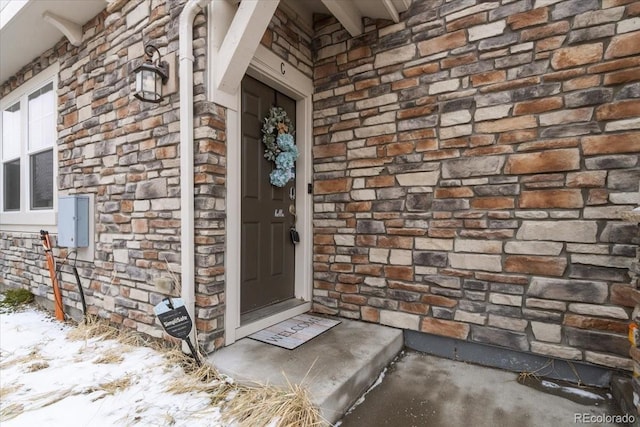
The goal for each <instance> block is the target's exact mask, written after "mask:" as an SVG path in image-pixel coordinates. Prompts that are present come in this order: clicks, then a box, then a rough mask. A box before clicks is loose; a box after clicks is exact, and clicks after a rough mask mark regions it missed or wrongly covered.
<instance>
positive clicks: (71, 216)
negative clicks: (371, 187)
mask: <svg viewBox="0 0 640 427" xmlns="http://www.w3.org/2000/svg"><path fill="white" fill-rule="evenodd" d="M58 246H61V247H66V248H86V247H87V246H89V196H77V195H76V196H60V197H59V198H58Z"/></svg>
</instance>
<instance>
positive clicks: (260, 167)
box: [240, 75, 296, 323]
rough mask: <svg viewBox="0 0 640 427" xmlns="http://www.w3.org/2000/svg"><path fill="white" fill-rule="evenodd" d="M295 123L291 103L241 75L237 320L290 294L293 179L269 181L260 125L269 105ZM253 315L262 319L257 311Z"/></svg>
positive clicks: (292, 291)
mask: <svg viewBox="0 0 640 427" xmlns="http://www.w3.org/2000/svg"><path fill="white" fill-rule="evenodd" d="M274 106H275V107H282V108H283V109H284V110H285V111H286V112H287V115H288V116H289V118H290V119H291V121H292V122H293V123H296V101H295V100H293V99H291V98H290V97H288V96H286V95H284V94H282V93H280V92H278V91H277V90H275V89H273V88H271V87H269V86H267V85H266V84H264V83H262V82H260V81H258V80H256V79H255V78H253V77H251V76H248V75H246V76H245V77H244V78H243V80H242V86H241V135H240V140H241V142H242V143H241V159H242V160H241V164H242V171H241V186H240V188H241V194H240V202H241V221H240V225H241V229H240V233H241V248H240V250H241V257H240V267H241V271H240V315H241V323H245V322H246V321H247V320H248V319H252V320H255V317H256V312H262V313H263V314H264V315H268V313H269V312H270V311H271V310H269V307H272V306H276V305H278V304H280V303H285V302H286V301H288V300H291V299H293V298H294V297H295V243H294V242H292V240H291V233H290V230H291V228H292V227H294V226H295V206H296V202H295V187H296V183H295V178H294V179H293V180H291V181H290V182H289V183H287V184H286V185H285V186H284V187H276V186H274V185H271V183H270V181H269V174H270V173H271V171H272V170H273V168H274V165H273V162H271V161H269V160H267V159H265V158H264V144H263V143H262V124H263V121H264V118H265V117H267V116H268V115H269V109H270V108H271V107H274ZM257 317H263V316H262V315H258V316H257Z"/></svg>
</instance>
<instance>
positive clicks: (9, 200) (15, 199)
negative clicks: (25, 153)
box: [3, 159, 20, 211]
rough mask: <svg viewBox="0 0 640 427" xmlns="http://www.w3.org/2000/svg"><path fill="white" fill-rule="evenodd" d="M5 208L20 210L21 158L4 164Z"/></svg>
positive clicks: (7, 209) (6, 209)
mask: <svg viewBox="0 0 640 427" xmlns="http://www.w3.org/2000/svg"><path fill="white" fill-rule="evenodd" d="M3 169H4V177H3V178H4V210H5V211H19V210H20V159H18V160H14V161H13V162H7V163H5V164H4V168H3Z"/></svg>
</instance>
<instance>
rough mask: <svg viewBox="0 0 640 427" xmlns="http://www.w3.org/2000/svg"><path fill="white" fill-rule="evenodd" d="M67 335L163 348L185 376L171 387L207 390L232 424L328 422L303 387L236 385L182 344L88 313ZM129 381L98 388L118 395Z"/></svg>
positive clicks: (110, 358) (109, 358)
mask: <svg viewBox="0 0 640 427" xmlns="http://www.w3.org/2000/svg"><path fill="white" fill-rule="evenodd" d="M68 337H69V339H72V340H88V339H91V338H98V339H101V340H107V339H113V340H117V341H119V342H121V343H123V344H126V345H132V346H139V345H145V346H150V347H152V348H154V349H155V350H158V351H160V352H162V353H163V355H164V357H165V358H166V360H167V363H168V364H174V365H179V366H181V367H182V368H183V369H184V371H185V373H186V374H187V375H185V376H184V377H182V378H180V379H178V380H177V381H175V382H173V383H172V384H171V385H169V386H168V388H167V391H168V392H171V393H175V394H180V393H188V392H193V391H198V392H205V393H207V394H208V395H209V396H210V398H211V403H212V405H213V406H218V405H219V406H221V410H222V416H223V419H224V420H225V421H226V422H228V423H236V424H237V425H239V426H247V427H258V426H266V425H269V424H272V425H275V426H277V427H312V426H319V425H323V424H325V423H324V421H323V420H322V418H321V416H320V412H319V410H318V409H317V408H316V407H315V406H314V405H313V404H312V403H311V400H310V398H309V395H308V392H307V391H306V389H305V388H304V387H302V386H299V385H292V384H288V386H287V387H285V388H279V387H275V386H269V385H252V386H247V385H238V384H235V383H233V382H232V381H230V380H229V379H228V378H226V377H225V376H223V375H221V374H220V373H219V372H218V371H217V370H216V369H215V368H214V367H213V366H211V365H209V364H206V363H205V364H203V365H202V366H198V365H197V364H196V363H195V360H194V359H193V358H192V357H191V356H190V355H187V354H185V353H183V352H182V350H181V346H180V345H179V344H178V345H175V346H173V347H170V348H168V347H166V346H163V345H161V344H158V343H155V342H153V341H152V342H149V341H147V340H144V339H143V338H142V337H141V336H140V335H139V334H136V333H135V332H132V331H129V330H121V329H119V328H118V327H116V326H114V325H112V324H110V323H109V322H108V321H106V320H103V319H99V318H97V317H88V318H87V320H86V321H85V322H84V323H81V324H79V325H78V326H77V327H76V328H75V329H73V330H72V331H70V332H69V334H68ZM119 357H120V356H119V355H118V354H116V353H115V352H113V353H107V354H104V355H103V356H101V357H100V358H98V359H97V360H96V361H95V362H94V363H118V362H119V360H120V359H119ZM201 359H203V358H202V357H201ZM130 385H131V378H129V377H124V378H120V379H117V380H114V381H110V382H108V383H104V384H101V385H100V386H99V387H98V388H97V389H96V390H102V391H104V392H105V393H107V394H114V393H116V392H118V391H120V390H124V389H125V388H127V387H129V386H130Z"/></svg>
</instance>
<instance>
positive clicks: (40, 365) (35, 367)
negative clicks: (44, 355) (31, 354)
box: [27, 361, 49, 372]
mask: <svg viewBox="0 0 640 427" xmlns="http://www.w3.org/2000/svg"><path fill="white" fill-rule="evenodd" d="M48 367H49V364H48V363H47V362H46V361H42V362H35V363H32V364H31V365H29V366H27V372H36V371H41V370H43V369H47V368H48Z"/></svg>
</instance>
